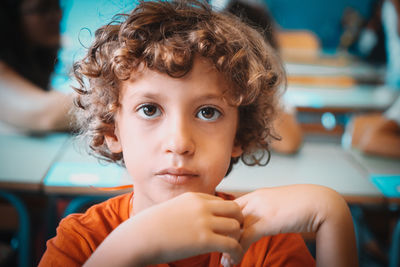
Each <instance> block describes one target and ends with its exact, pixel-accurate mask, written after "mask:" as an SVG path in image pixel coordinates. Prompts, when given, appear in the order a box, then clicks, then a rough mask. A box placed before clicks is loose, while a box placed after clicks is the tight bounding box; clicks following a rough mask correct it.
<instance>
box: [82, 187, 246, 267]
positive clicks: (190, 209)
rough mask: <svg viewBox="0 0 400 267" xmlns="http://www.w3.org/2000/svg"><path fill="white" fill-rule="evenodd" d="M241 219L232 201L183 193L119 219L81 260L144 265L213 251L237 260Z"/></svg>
mask: <svg viewBox="0 0 400 267" xmlns="http://www.w3.org/2000/svg"><path fill="white" fill-rule="evenodd" d="M242 221H243V217H242V213H241V210H240V207H239V206H238V205H237V204H236V203H235V202H234V201H225V200H223V199H221V198H218V197H215V196H212V195H207V194H202V193H184V194H182V195H179V196H178V197H175V198H173V199H170V200H168V201H166V202H163V203H161V204H158V205H155V206H153V207H150V208H148V209H146V210H144V211H141V212H139V213H138V214H136V215H135V216H133V217H131V218H130V219H128V220H127V221H125V222H124V223H122V224H121V225H120V226H118V227H117V228H116V229H115V230H114V231H113V232H112V233H111V234H110V235H108V236H107V238H106V239H105V240H104V241H103V242H102V243H101V245H100V246H99V247H98V248H97V249H96V251H95V252H94V253H93V254H92V255H91V257H90V258H89V259H88V260H87V262H86V263H85V266H146V265H150V264H158V263H165V262H172V261H175V260H179V259H183V258H187V257H190V256H194V255H199V254H203V253H208V252H213V251H221V252H226V253H229V254H230V255H231V257H232V258H233V259H234V261H235V262H239V261H240V259H241V258H242V257H243V250H242V247H241V246H240V244H239V241H238V240H239V238H240V225H241V223H242Z"/></svg>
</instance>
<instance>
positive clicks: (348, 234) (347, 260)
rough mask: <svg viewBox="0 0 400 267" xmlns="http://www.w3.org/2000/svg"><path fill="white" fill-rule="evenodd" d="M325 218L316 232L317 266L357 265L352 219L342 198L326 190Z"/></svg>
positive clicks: (351, 266)
mask: <svg viewBox="0 0 400 267" xmlns="http://www.w3.org/2000/svg"><path fill="white" fill-rule="evenodd" d="M326 194H327V197H326V198H325V200H326V201H325V202H323V203H321V205H324V206H325V207H323V208H324V209H325V216H324V217H325V218H324V220H323V222H322V224H321V225H320V227H319V228H318V230H317V232H316V244H317V245H316V246H317V247H316V251H317V254H316V260H317V266H324V267H326V266H328V267H330V266H332V267H333V266H335V267H336V266H337V267H339V266H340V267H346V266H349V267H353V266H358V257H357V247H356V241H355V234H354V227H353V221H352V217H351V214H350V210H349V208H348V206H347V204H346V202H345V201H344V199H343V198H342V197H341V196H340V195H339V194H338V193H337V192H335V191H333V190H327V192H326Z"/></svg>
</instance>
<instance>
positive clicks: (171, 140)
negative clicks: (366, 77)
mask: <svg viewBox="0 0 400 267" xmlns="http://www.w3.org/2000/svg"><path fill="white" fill-rule="evenodd" d="M167 129H168V130H167V133H166V139H165V152H167V153H173V154H178V155H192V154H193V153H194V151H195V143H194V140H193V134H192V129H191V127H190V125H188V123H186V122H185V121H184V120H182V119H179V120H177V121H174V122H169V123H168V124H167Z"/></svg>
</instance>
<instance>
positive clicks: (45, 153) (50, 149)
mask: <svg viewBox="0 0 400 267" xmlns="http://www.w3.org/2000/svg"><path fill="white" fill-rule="evenodd" d="M67 139H68V135H66V134H51V135H46V136H41V137H28V136H25V135H18V134H10V135H7V134H2V135H0V186H1V187H2V188H11V189H18V190H39V189H40V187H41V183H42V179H43V177H44V176H45V175H46V173H47V171H48V169H49V168H50V166H51V165H52V163H53V162H54V161H55V160H56V158H57V156H58V154H59V153H60V151H61V150H62V147H63V145H64V144H65V142H66V140H67Z"/></svg>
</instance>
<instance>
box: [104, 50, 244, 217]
mask: <svg viewBox="0 0 400 267" xmlns="http://www.w3.org/2000/svg"><path fill="white" fill-rule="evenodd" d="M136 76H138V75H136ZM225 90H229V88H228V85H227V83H226V82H225V80H224V79H223V77H222V75H221V74H220V73H219V72H218V71H217V70H216V69H215V68H213V66H212V65H211V64H210V63H209V62H208V61H207V60H205V59H203V58H196V60H195V62H194V66H193V69H192V70H191V72H190V73H189V74H187V75H186V76H185V77H184V78H179V79H175V78H171V77H169V76H168V75H166V74H161V73H158V72H155V71H151V70H148V69H146V70H144V72H143V73H142V74H140V75H139V76H138V77H135V80H134V81H133V80H130V81H126V82H124V83H123V84H122V90H121V96H120V103H121V108H120V110H119V112H118V113H117V115H116V118H115V123H116V125H115V137H110V136H108V137H106V141H107V144H108V146H109V148H110V150H111V151H112V152H114V153H119V152H121V151H123V157H124V161H125V164H126V167H127V169H128V172H129V174H130V175H131V176H132V178H133V184H134V191H135V197H134V203H135V205H134V207H135V211H139V210H141V209H144V208H146V207H149V206H151V205H153V204H157V203H160V202H162V201H165V200H168V199H170V198H173V197H175V196H177V195H179V194H182V193H184V192H189V191H190V192H203V193H208V194H213V193H214V191H215V188H216V186H217V185H218V184H219V183H220V181H221V180H222V179H223V177H224V176H225V174H226V171H227V169H228V167H229V163H230V159H231V157H238V156H240V155H241V153H242V150H241V148H240V146H235V145H234V139H235V134H236V128H237V124H238V109H237V107H233V106H230V105H229V104H228V103H227V102H226V101H224V99H223V97H222V95H223V92H224V91H225Z"/></svg>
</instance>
